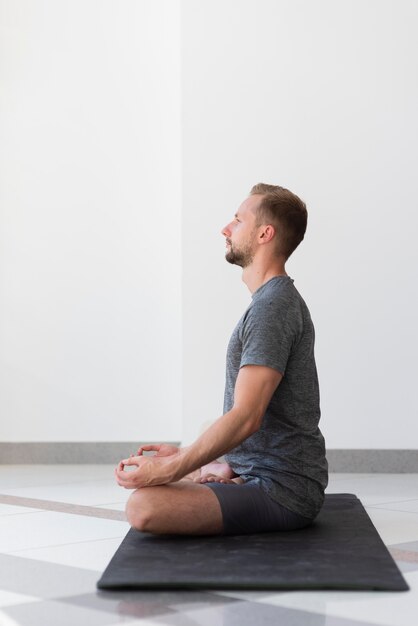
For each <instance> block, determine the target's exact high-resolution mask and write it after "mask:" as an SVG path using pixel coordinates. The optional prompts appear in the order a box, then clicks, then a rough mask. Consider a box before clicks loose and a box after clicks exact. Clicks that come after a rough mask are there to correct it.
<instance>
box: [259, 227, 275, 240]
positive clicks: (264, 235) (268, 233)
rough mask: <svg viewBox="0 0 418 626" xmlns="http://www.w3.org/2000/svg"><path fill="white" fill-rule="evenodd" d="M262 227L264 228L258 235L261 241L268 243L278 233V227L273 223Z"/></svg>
mask: <svg viewBox="0 0 418 626" xmlns="http://www.w3.org/2000/svg"><path fill="white" fill-rule="evenodd" d="M262 228H263V230H262V231H261V232H260V234H259V235H258V238H259V239H260V243H268V242H269V241H271V240H272V239H273V237H274V235H275V234H276V229H275V228H274V226H272V225H271V224H267V225H266V226H264V225H263V227H262Z"/></svg>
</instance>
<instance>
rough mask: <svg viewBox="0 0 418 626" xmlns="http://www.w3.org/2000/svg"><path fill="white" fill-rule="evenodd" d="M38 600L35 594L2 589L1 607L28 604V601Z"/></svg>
mask: <svg viewBox="0 0 418 626" xmlns="http://www.w3.org/2000/svg"><path fill="white" fill-rule="evenodd" d="M38 600H39V598H36V597H35V596H28V595H25V594H23V593H13V592H12V591H4V590H0V609H1V608H2V607H4V606H13V605H15V604H27V603H28V602H38ZM0 624H1V618H0Z"/></svg>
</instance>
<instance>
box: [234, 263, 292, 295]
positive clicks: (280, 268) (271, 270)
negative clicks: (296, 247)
mask: <svg viewBox="0 0 418 626" xmlns="http://www.w3.org/2000/svg"><path fill="white" fill-rule="evenodd" d="M287 275H288V274H287V273H286V269H285V264H284V261H281V260H279V259H278V260H275V261H274V262H273V263H270V264H269V265H268V266H263V265H262V264H259V263H256V262H255V259H254V261H253V262H252V263H251V265H248V266H247V267H245V268H244V269H243V271H242V280H243V281H244V283H245V284H246V285H247V287H248V289H249V290H250V292H251V293H254V292H255V291H257V289H258V288H259V287H261V285H264V283H266V282H267V281H268V280H270V279H271V278H274V276H287Z"/></svg>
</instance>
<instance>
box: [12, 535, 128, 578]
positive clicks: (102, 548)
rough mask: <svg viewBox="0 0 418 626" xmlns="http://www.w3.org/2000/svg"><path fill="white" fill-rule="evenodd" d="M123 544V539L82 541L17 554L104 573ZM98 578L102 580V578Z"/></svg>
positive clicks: (20, 551) (22, 551)
mask: <svg viewBox="0 0 418 626" xmlns="http://www.w3.org/2000/svg"><path fill="white" fill-rule="evenodd" d="M121 542H122V537H114V538H112V539H94V540H90V541H80V542H78V543H68V544H65V545H61V546H51V547H43V548H32V549H28V550H19V551H18V552H17V554H18V556H21V557H24V558H26V559H35V560H38V561H44V562H47V563H58V564H60V565H68V566H72V565H73V566H74V565H75V566H77V567H78V568H82V569H87V570H97V571H98V572H103V571H104V570H105V569H106V567H107V566H108V564H109V562H110V560H111V558H112V557H113V555H114V554H115V552H116V550H117V549H118V548H119V546H120V544H121ZM12 554H14V553H12ZM98 578H100V576H99V577H98Z"/></svg>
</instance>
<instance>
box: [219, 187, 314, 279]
mask: <svg viewBox="0 0 418 626" xmlns="http://www.w3.org/2000/svg"><path fill="white" fill-rule="evenodd" d="M307 215H308V214H307V211H306V206H305V203H304V202H302V200H301V199H300V198H298V197H297V196H295V194H293V193H292V192H291V191H289V190H288V189H284V188H283V187H278V186H276V185H266V184H264V183H258V184H257V185H254V187H253V188H252V189H251V192H250V195H249V197H248V198H247V199H246V200H245V201H244V202H243V203H242V204H241V206H240V207H239V209H238V211H237V212H236V214H235V216H234V219H233V220H232V222H230V223H229V224H228V225H227V226H225V227H224V228H223V229H222V234H223V235H224V236H225V238H226V245H227V253H226V255H225V258H226V260H227V261H229V263H233V264H235V265H240V266H241V267H242V268H245V267H247V266H248V265H250V264H251V263H252V261H253V259H254V255H255V254H256V252H257V250H258V249H259V246H260V245H268V246H269V248H270V250H271V252H272V254H273V256H274V257H277V258H281V259H283V261H286V259H288V258H289V256H290V255H291V254H292V252H293V251H294V250H295V248H296V247H297V246H298V245H299V243H300V242H301V241H302V239H303V237H304V235H305V231H306V223H307Z"/></svg>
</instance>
